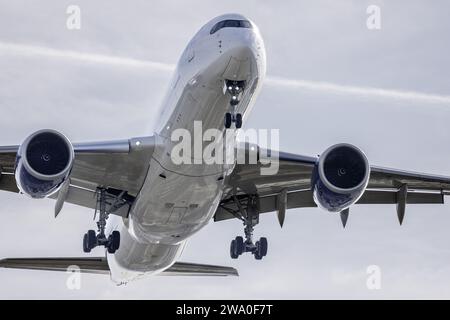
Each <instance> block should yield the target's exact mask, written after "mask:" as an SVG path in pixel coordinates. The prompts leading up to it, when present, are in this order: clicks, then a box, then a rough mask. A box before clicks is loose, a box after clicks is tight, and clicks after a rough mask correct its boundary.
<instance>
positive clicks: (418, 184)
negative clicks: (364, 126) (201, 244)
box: [214, 152, 450, 221]
mask: <svg viewBox="0 0 450 320" xmlns="http://www.w3.org/2000/svg"><path fill="white" fill-rule="evenodd" d="M316 161H317V158H316V157H308V156H301V155H295V154H289V153H284V152H280V153H279V158H278V168H279V170H278V172H277V174H274V175H261V168H262V167H263V166H264V165H263V164H261V163H257V164H238V165H236V168H235V170H234V171H233V173H232V174H231V176H230V177H229V179H228V180H227V184H226V185H227V189H226V191H225V193H224V197H223V199H222V201H221V203H220V206H219V208H218V209H217V211H216V213H215V216H214V220H215V221H222V220H226V219H232V218H237V217H238V216H239V211H240V210H241V209H242V208H244V209H245V208H246V202H247V201H248V199H249V196H254V195H256V196H257V197H258V212H259V213H265V212H272V211H278V210H280V203H281V199H282V198H281V196H282V195H285V197H286V198H285V200H284V202H285V209H293V208H310V207H316V203H315V202H314V199H313V194H312V190H311V175H312V171H313V168H314V165H315V163H316ZM370 170H371V173H370V178H369V183H368V186H367V189H366V191H365V192H364V194H363V195H362V197H361V198H360V199H359V200H358V202H357V204H397V205H398V204H399V202H401V201H403V199H404V198H405V197H404V195H403V194H402V190H407V192H406V199H404V202H405V204H443V203H444V196H445V195H447V194H450V177H444V176H439V175H430V174H423V173H416V172H409V171H403V170H397V169H390V168H383V167H378V166H371V168H370ZM405 186H406V187H407V188H406V189H404V188H403V187H405ZM239 207H241V208H239Z"/></svg>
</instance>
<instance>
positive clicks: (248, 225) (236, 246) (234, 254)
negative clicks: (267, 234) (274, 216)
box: [230, 196, 268, 260]
mask: <svg viewBox="0 0 450 320" xmlns="http://www.w3.org/2000/svg"><path fill="white" fill-rule="evenodd" d="M234 201H235V204H236V206H237V208H238V210H237V212H232V213H233V214H234V215H236V217H237V218H239V219H240V220H242V221H243V223H244V227H245V228H244V234H245V241H244V239H243V238H242V237H241V236H238V237H236V238H235V239H234V240H232V241H231V245H230V256H231V258H232V259H237V258H238V257H239V256H240V255H242V254H243V253H245V252H251V253H252V254H253V256H254V257H255V259H256V260H261V259H262V258H263V257H265V256H266V255H267V247H268V243H267V238H264V237H262V238H259V240H258V241H256V243H253V230H254V227H255V226H256V225H257V224H258V223H259V213H258V206H257V203H258V199H257V197H256V196H250V197H249V198H248V199H247V208H246V209H244V207H243V205H242V203H241V201H240V200H239V199H238V198H237V197H236V196H234Z"/></svg>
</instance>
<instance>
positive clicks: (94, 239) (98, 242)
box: [83, 188, 120, 253]
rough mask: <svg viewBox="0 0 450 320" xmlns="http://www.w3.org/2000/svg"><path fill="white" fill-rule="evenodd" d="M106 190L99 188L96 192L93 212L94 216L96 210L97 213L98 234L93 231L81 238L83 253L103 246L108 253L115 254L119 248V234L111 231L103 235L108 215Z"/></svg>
mask: <svg viewBox="0 0 450 320" xmlns="http://www.w3.org/2000/svg"><path fill="white" fill-rule="evenodd" d="M106 198H107V195H106V190H105V189H104V188H99V189H98V190H97V208H96V210H95V216H96V215H97V209H98V211H99V219H98V221H97V228H98V233H96V232H95V231H94V230H89V231H88V232H87V233H85V234H84V237H83V251H84V252H86V253H88V252H91V250H92V249H94V248H95V247H97V246H104V247H105V248H106V249H108V252H109V253H115V252H116V250H117V249H119V246H120V232H119V231H113V232H111V234H110V235H109V236H108V237H107V236H106V234H105V228H106V220H107V219H108V216H109V213H108V212H107V211H106V204H107V202H106Z"/></svg>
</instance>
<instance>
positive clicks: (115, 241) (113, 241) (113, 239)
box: [108, 231, 120, 253]
mask: <svg viewBox="0 0 450 320" xmlns="http://www.w3.org/2000/svg"><path fill="white" fill-rule="evenodd" d="M119 247H120V232H119V231H113V232H112V233H111V235H110V236H109V237H108V253H115V252H116V251H117V249H119Z"/></svg>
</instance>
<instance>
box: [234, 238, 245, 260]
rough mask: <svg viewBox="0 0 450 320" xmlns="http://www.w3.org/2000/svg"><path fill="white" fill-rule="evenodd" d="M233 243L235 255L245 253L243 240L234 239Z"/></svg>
mask: <svg viewBox="0 0 450 320" xmlns="http://www.w3.org/2000/svg"><path fill="white" fill-rule="evenodd" d="M234 241H235V242H236V253H237V255H238V256H240V255H241V254H243V253H244V251H245V244H244V239H243V238H242V237H240V236H239V237H236V239H234Z"/></svg>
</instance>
